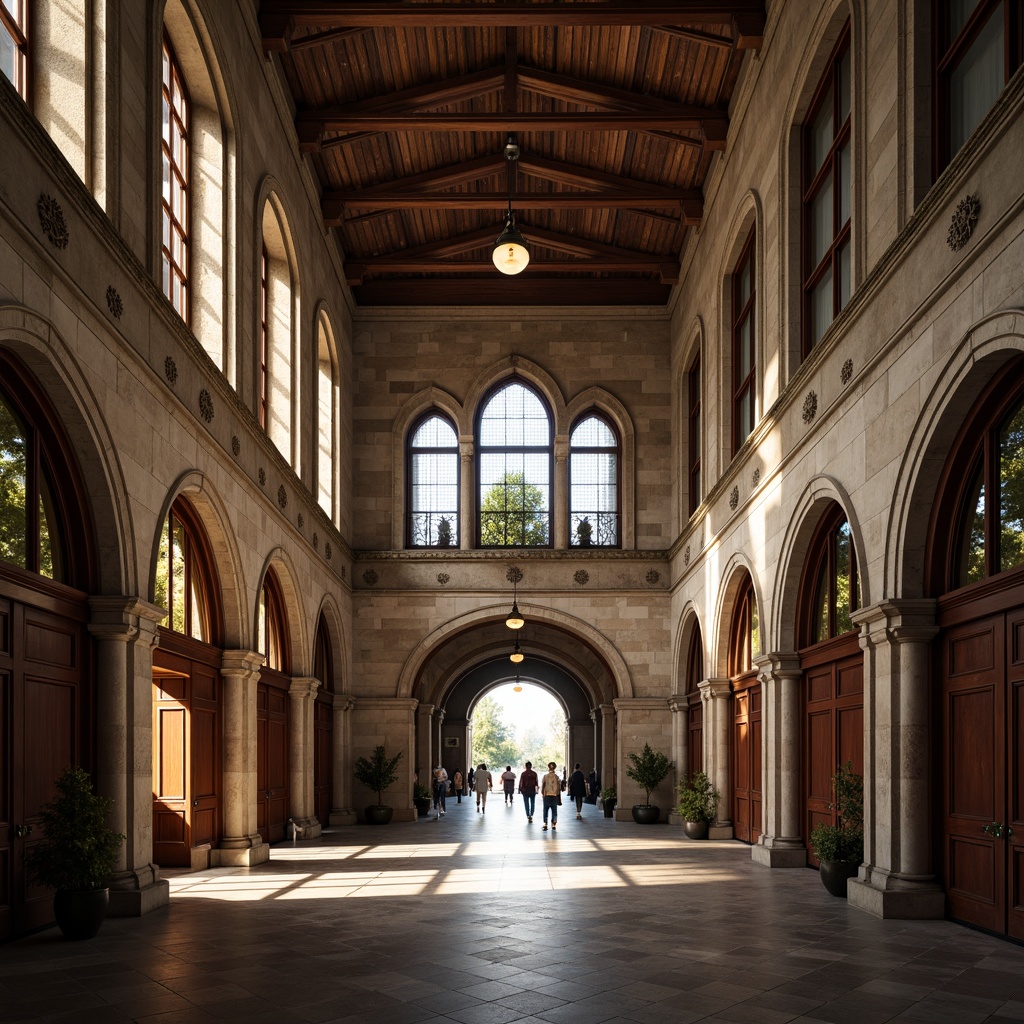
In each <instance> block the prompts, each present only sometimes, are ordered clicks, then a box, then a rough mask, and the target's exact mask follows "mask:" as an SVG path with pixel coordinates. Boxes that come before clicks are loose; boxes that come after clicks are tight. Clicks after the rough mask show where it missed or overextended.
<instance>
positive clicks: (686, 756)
mask: <svg viewBox="0 0 1024 1024" xmlns="http://www.w3.org/2000/svg"><path fill="white" fill-rule="evenodd" d="M668 709H669V711H671V712H672V760H673V761H675V763H676V789H677V790H678V788H679V783H680V782H681V781H682V780H683V778H684V776H685V775H686V766H687V765H688V764H689V763H690V704H689V702H688V701H687V699H686V697H684V696H682V695H681V694H677V695H676V696H673V697H670V698H669V701H668Z"/></svg>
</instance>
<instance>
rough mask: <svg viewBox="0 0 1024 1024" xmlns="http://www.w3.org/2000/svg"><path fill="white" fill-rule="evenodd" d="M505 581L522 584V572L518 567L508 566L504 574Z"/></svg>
mask: <svg viewBox="0 0 1024 1024" xmlns="http://www.w3.org/2000/svg"><path fill="white" fill-rule="evenodd" d="M505 579H507V580H508V581H509V583H522V581H523V570H522V569H520V568H519V566H518V565H510V566H509V567H508V572H506V573H505Z"/></svg>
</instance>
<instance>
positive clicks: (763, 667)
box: [754, 651, 803, 683]
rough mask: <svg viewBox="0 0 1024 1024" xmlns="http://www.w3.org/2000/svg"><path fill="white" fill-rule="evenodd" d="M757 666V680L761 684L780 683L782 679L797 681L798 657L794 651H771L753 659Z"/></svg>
mask: <svg viewBox="0 0 1024 1024" xmlns="http://www.w3.org/2000/svg"><path fill="white" fill-rule="evenodd" d="M754 661H755V662H756V664H757V678H758V681H759V682H761V683H774V682H782V681H783V680H784V679H799V678H800V677H801V676H802V675H803V672H802V670H801V668H800V655H799V654H797V653H796V651H771V652H770V653H768V654H762V655H760V656H758V657H757V658H755V659H754Z"/></svg>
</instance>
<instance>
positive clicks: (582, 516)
mask: <svg viewBox="0 0 1024 1024" xmlns="http://www.w3.org/2000/svg"><path fill="white" fill-rule="evenodd" d="M620 464H621V459H620V446H619V439H618V435H617V434H616V432H615V430H614V429H613V428H612V426H611V424H610V423H609V422H608V421H607V420H606V419H605V418H604V417H603V416H600V415H598V414H597V413H590V414H589V415H587V416H585V417H584V418H583V419H581V420H580V421H579V422H578V423H577V424H576V426H575V427H573V429H572V433H571V434H570V435H569V543H570V545H571V546H573V547H617V546H618V544H619V536H620V534H619V467H620Z"/></svg>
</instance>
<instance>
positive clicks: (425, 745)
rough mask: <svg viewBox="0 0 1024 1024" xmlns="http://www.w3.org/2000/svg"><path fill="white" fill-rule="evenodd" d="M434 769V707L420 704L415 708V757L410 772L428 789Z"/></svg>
mask: <svg viewBox="0 0 1024 1024" xmlns="http://www.w3.org/2000/svg"><path fill="white" fill-rule="evenodd" d="M433 768H434V705H433V704H420V705H419V706H418V707H417V708H416V755H415V757H414V758H413V764H412V770H413V771H414V772H416V773H417V775H418V776H419V782H420V785H421V786H426V787H427V789H430V788H431V786H432V785H433V783H432V782H431V775H430V773H431V771H432V770H433Z"/></svg>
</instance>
